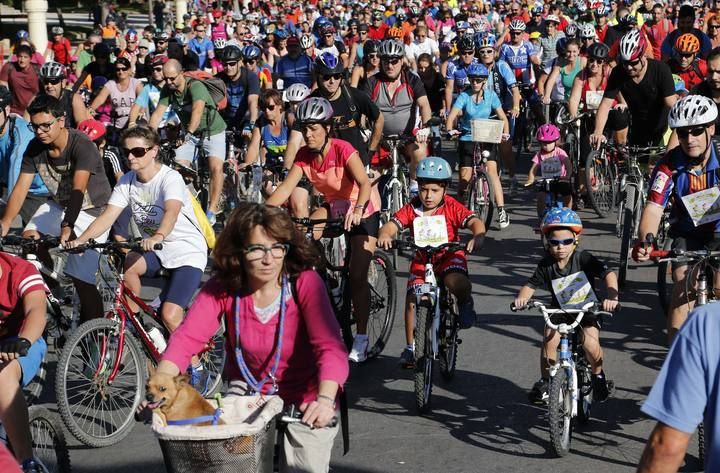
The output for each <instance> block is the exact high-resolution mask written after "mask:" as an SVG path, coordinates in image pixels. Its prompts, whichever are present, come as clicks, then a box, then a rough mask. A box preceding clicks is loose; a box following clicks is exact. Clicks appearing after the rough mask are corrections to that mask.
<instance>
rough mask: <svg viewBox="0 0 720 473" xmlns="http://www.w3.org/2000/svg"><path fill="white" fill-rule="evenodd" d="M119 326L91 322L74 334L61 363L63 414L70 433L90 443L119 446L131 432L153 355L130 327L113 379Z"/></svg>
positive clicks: (58, 386)
mask: <svg viewBox="0 0 720 473" xmlns="http://www.w3.org/2000/svg"><path fill="white" fill-rule="evenodd" d="M119 329H120V324H119V323H118V322H116V321H113V320H109V319H95V320H90V321H88V322H85V323H84V324H82V325H81V326H80V327H78V328H77V330H75V332H74V333H73V334H72V336H71V337H70V338H69V339H68V341H67V343H66V344H65V347H64V348H63V351H62V353H61V356H60V360H59V361H58V365H57V375H56V379H55V395H56V396H57V404H58V410H59V412H60V416H61V417H62V420H63V422H64V423H65V425H66V426H67V428H68V430H69V431H70V433H71V434H73V436H75V438H77V439H78V440H79V441H80V442H82V443H84V444H85V445H87V446H90V447H107V446H109V445H114V444H116V443H117V442H119V441H120V440H122V439H123V438H125V437H126V436H127V435H128V434H129V433H130V431H131V430H132V428H133V425H134V423H135V420H134V414H135V409H136V408H137V406H138V405H139V404H140V400H141V399H142V397H143V392H144V390H145V379H146V378H147V360H146V358H145V356H144V355H143V352H142V350H141V349H140V347H139V346H138V342H137V341H135V338H134V337H133V336H132V335H130V334H129V333H127V332H126V333H125V338H124V343H123V347H122V358H121V360H120V365H119V367H118V372H117V374H116V376H115V379H114V380H113V381H112V383H110V382H108V381H109V380H108V378H109V375H110V373H111V372H112V366H113V363H114V362H115V359H116V357H117V355H118V348H119V347H118V346H117V345H118V340H119V338H118V337H119ZM101 358H102V359H101Z"/></svg>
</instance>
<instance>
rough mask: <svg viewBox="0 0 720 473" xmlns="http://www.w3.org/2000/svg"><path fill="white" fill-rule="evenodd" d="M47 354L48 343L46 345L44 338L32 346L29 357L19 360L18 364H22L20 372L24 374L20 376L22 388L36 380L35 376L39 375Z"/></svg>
mask: <svg viewBox="0 0 720 473" xmlns="http://www.w3.org/2000/svg"><path fill="white" fill-rule="evenodd" d="M46 353H47V343H45V339H44V338H42V337H40V338H38V339H37V341H36V342H35V343H33V344H32V345H31V346H30V350H28V354H27V355H25V356H21V357H20V358H18V359H17V361H18V363H20V371H21V373H22V374H21V376H20V385H21V386H22V387H25V386H27V385H28V384H30V382H31V381H32V380H33V379H34V378H35V375H37V374H38V371H40V366H41V365H42V362H43V360H44V359H45V354H46Z"/></svg>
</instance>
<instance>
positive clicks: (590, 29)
mask: <svg viewBox="0 0 720 473" xmlns="http://www.w3.org/2000/svg"><path fill="white" fill-rule="evenodd" d="M578 30H579V32H578V36H580V38H582V39H585V38H595V27H594V26H593V25H591V24H590V23H582V24H581V25H580V26H579V27H578Z"/></svg>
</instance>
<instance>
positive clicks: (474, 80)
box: [470, 77, 485, 84]
mask: <svg viewBox="0 0 720 473" xmlns="http://www.w3.org/2000/svg"><path fill="white" fill-rule="evenodd" d="M470 82H471V83H472V84H482V83H483V82H485V79H483V78H481V77H473V78H472V79H470Z"/></svg>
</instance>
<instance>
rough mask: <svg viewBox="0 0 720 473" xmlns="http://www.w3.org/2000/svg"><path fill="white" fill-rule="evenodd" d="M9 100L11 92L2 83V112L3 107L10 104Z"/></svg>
mask: <svg viewBox="0 0 720 473" xmlns="http://www.w3.org/2000/svg"><path fill="white" fill-rule="evenodd" d="M11 102H12V94H11V93H10V89H8V88H7V87H6V86H4V85H0V109H2V111H3V112H4V111H5V107H7V106H8V105H10V103H11Z"/></svg>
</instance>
